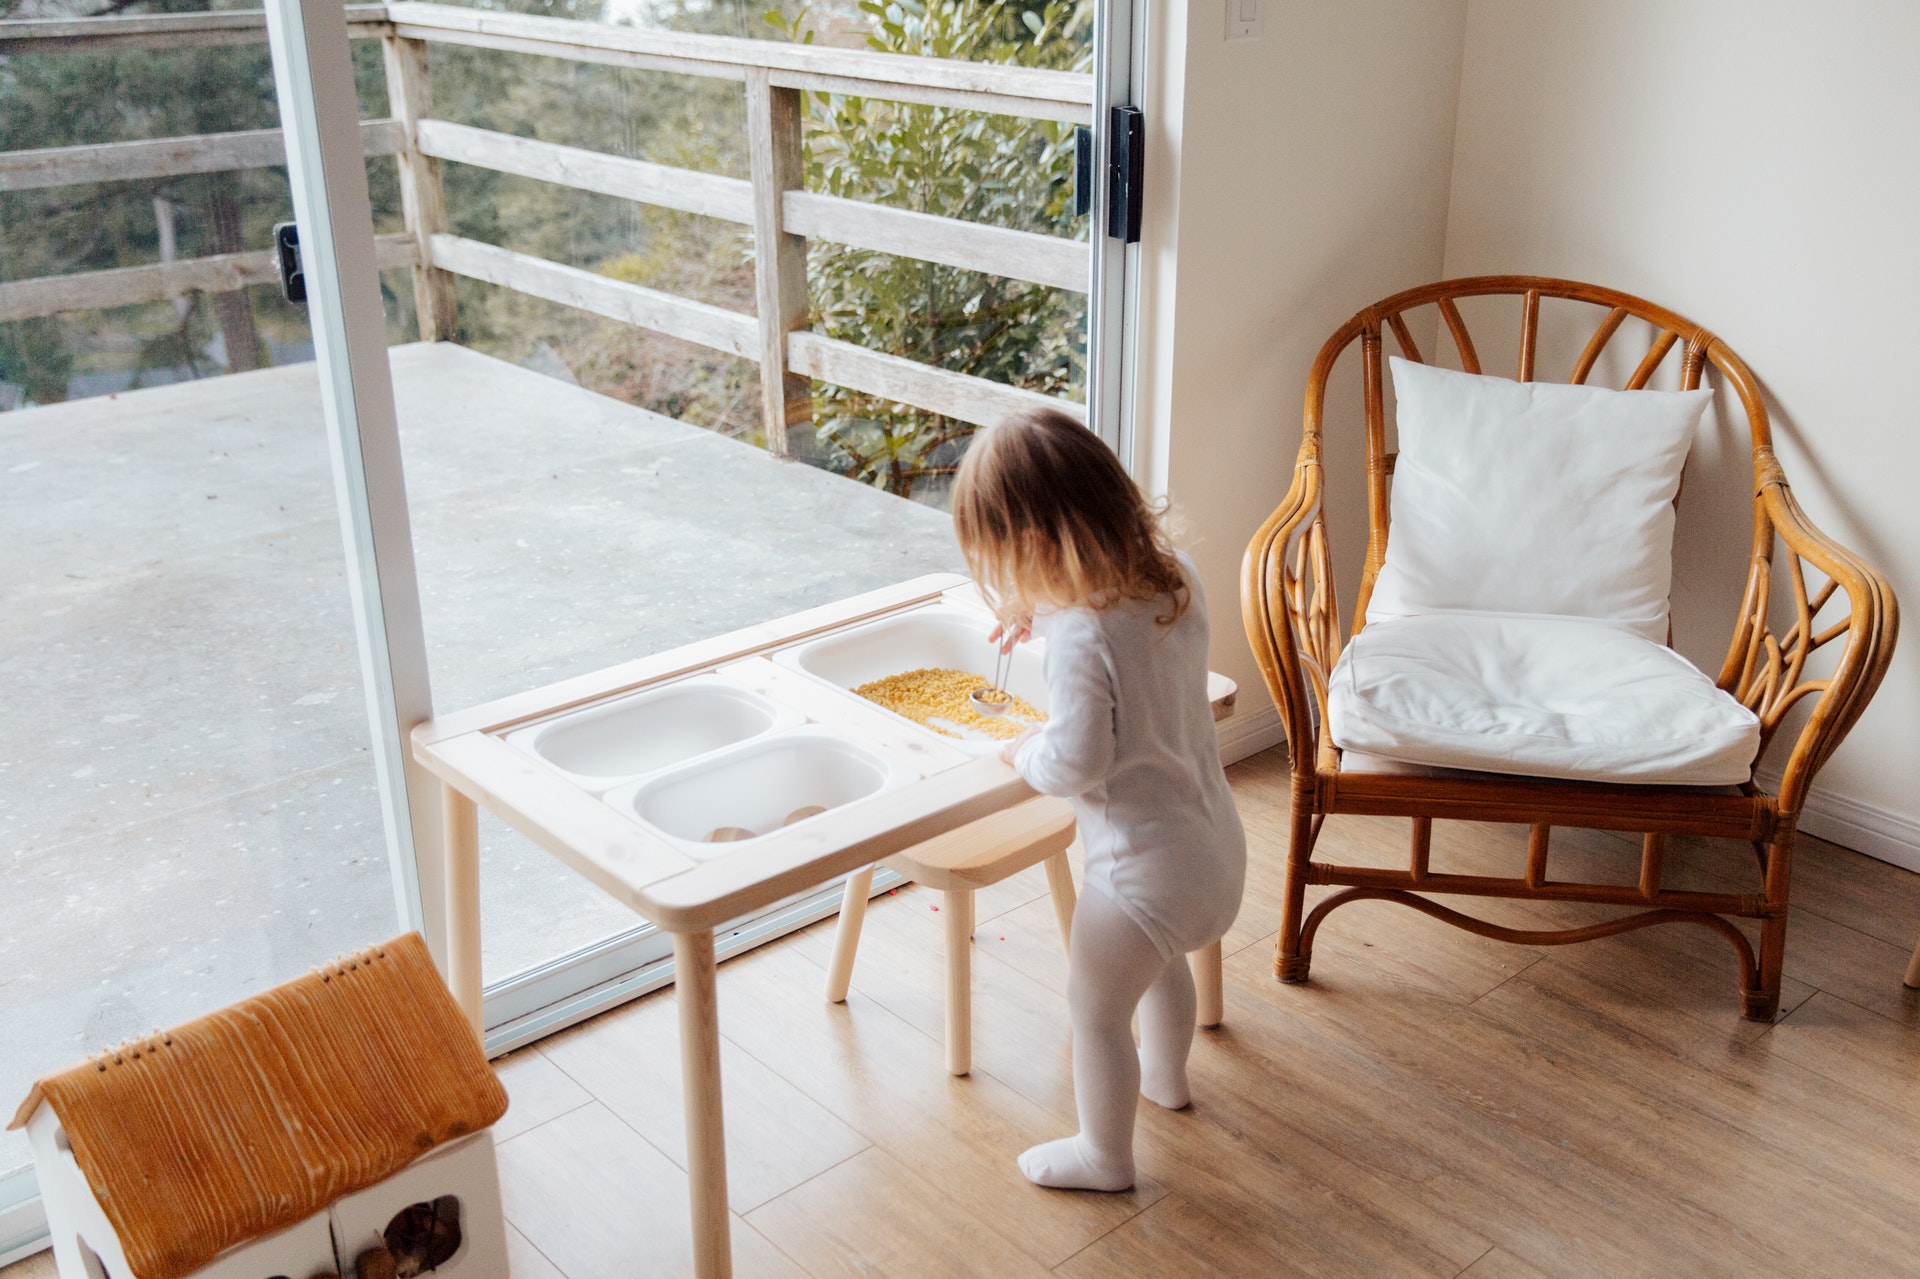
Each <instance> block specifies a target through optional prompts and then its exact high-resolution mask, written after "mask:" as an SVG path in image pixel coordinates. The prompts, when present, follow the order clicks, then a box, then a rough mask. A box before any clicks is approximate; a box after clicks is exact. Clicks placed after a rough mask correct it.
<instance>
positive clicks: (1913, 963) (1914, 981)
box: [1906, 945, 1920, 990]
mask: <svg viewBox="0 0 1920 1279" xmlns="http://www.w3.org/2000/svg"><path fill="white" fill-rule="evenodd" d="M1906 983H1907V985H1909V986H1911V987H1913V988H1914V989H1915V990H1920V945H1916V946H1915V947H1914V948H1913V958H1912V959H1909V960H1908V961H1907V976H1906Z"/></svg>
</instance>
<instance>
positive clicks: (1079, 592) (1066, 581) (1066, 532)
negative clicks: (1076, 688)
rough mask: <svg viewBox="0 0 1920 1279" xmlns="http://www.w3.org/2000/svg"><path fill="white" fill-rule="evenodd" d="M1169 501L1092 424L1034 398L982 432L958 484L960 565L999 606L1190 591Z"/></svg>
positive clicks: (1101, 601)
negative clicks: (1160, 501) (1139, 482)
mask: <svg viewBox="0 0 1920 1279" xmlns="http://www.w3.org/2000/svg"><path fill="white" fill-rule="evenodd" d="M1166 523H1167V521H1166V518H1165V513H1164V511H1162V510H1159V509H1156V508H1155V507H1154V506H1153V505H1152V504H1150V503H1149V502H1148V501H1147V499H1146V497H1145V495H1143V494H1142V493H1141V492H1140V489H1139V487H1138V486H1136V485H1135V484H1134V482H1133V479H1132V477H1130V476H1129V475H1128V474H1127V472H1126V469H1125V468H1124V467H1122V466H1121V465H1120V459H1119V458H1117V457H1115V456H1114V455H1113V452H1112V450H1110V449H1108V448H1107V446H1106V445H1105V444H1103V443H1101V441H1100V439H1099V437H1098V436H1096V435H1094V433H1093V432H1092V431H1089V430H1088V429H1087V428H1086V427H1084V426H1082V425H1081V424H1080V423H1079V422H1077V421H1075V420H1074V419H1073V418H1070V417H1068V416H1067V415H1066V414H1065V413H1062V412H1059V411H1058V410H1056V409H1029V410H1026V411H1024V412H1020V413H1016V414H1014V415H1013V416H1011V417H1009V418H1006V419H1004V420H1003V421H1001V422H1000V423H999V424H998V425H997V426H994V427H991V428H989V429H988V430H986V431H985V432H983V433H981V434H980V435H979V436H977V437H976V438H975V439H974V441H973V444H972V446H971V447H970V448H969V449H968V450H967V456H966V458H965V460H963V461H962V462H961V464H960V474H959V476H958V478H957V479H956V480H955V482H954V486H953V525H954V532H955V533H956V534H958V536H959V539H960V552H961V554H963V555H965V556H966V557H967V567H968V568H970V569H971V570H972V571H973V576H974V580H975V581H977V582H978V583H979V584H980V587H981V589H982V591H983V592H984V593H985V594H986V596H987V599H988V601H989V602H990V603H992V604H993V606H994V607H995V608H996V609H998V610H1001V611H1003V612H1004V611H1008V610H1012V611H1014V612H1020V611H1030V610H1031V609H1032V608H1033V607H1034V606H1035V605H1050V606H1053V607H1055V608H1071V607H1076V606H1081V605H1085V606H1089V607H1092V608H1096V609H1098V608H1106V607H1109V606H1111V605H1114V604H1117V603H1119V602H1120V601H1121V600H1127V599H1136V600H1150V599H1155V598H1157V597H1159V596H1161V595H1166V596H1168V597H1170V598H1171V599H1172V601H1173V610H1172V612H1170V613H1168V614H1167V615H1166V616H1164V617H1161V618H1159V619H1158V620H1159V621H1160V622H1162V623H1172V622H1173V621H1174V620H1175V619H1177V618H1178V617H1179V616H1180V615H1181V614H1182V613H1184V612H1185V611H1186V609H1187V604H1188V602H1189V597H1190V592H1189V591H1188V589H1187V584H1186V580H1185V579H1184V578H1183V577H1182V576H1181V574H1180V565H1179V563H1178V562H1177V561H1176V560H1175V559H1174V557H1173V544H1172V540H1171V538H1170V536H1169V533H1168V530H1167V527H1166Z"/></svg>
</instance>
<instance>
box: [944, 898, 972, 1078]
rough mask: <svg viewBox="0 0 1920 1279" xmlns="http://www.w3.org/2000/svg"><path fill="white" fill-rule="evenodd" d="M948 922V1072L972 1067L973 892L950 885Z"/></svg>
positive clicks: (956, 1071) (947, 908) (957, 1071)
mask: <svg viewBox="0 0 1920 1279" xmlns="http://www.w3.org/2000/svg"><path fill="white" fill-rule="evenodd" d="M942 913H943V914H944V915H945V916H946V921H947V1073H948V1074H950V1075H964V1074H966V1073H968V1072H969V1071H971V1070H972V1069H973V946H972V942H971V941H970V939H969V938H968V933H969V932H971V930H972V927H973V892H972V890H970V889H964V888H949V889H947V896H946V909H945V911H944V912H942Z"/></svg>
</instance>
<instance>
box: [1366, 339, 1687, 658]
mask: <svg viewBox="0 0 1920 1279" xmlns="http://www.w3.org/2000/svg"><path fill="white" fill-rule="evenodd" d="M1392 368H1393V390H1394V395H1395V397H1396V398H1397V400H1398V401H1399V414H1398V422H1399V428H1400V458H1399V461H1398V463H1397V464H1396V465H1395V467H1394V473H1393V502H1392V517H1393V522H1392V525H1391V527H1390V528H1389V530H1388V537H1387V557H1386V562H1385V563H1384V564H1383V565H1382V567H1381V569H1380V576H1379V578H1378V579H1377V580H1376V581H1375V583H1374V588H1373V597H1372V599H1371V600H1369V602H1368V606H1367V620H1368V621H1370V622H1371V621H1374V620H1377V619H1381V618H1389V617H1409V616H1416V615H1420V614H1426V613H1460V612H1471V613H1502V614H1520V615H1533V616H1558V617H1590V618H1599V619H1606V620H1609V621H1614V622H1618V623H1621V624H1624V625H1626V626H1629V627H1631V628H1632V629H1633V630H1634V631H1636V632H1638V633H1639V634H1641V635H1644V636H1646V637H1647V638H1648V639H1651V640H1654V641H1656V642H1664V641H1665V639H1666V635H1667V595H1668V592H1669V590H1670V588H1671V585H1672V577H1673V499H1674V496H1675V494H1677V493H1678V492H1679V487H1680V469H1681V467H1682V466H1684V465H1685V464H1686V460H1687V451H1688V449H1689V448H1690V447H1691V446H1692V444H1693V435H1694V431H1695V429H1696V428H1697V427H1698V425H1699V422H1700V415H1701V414H1702V413H1703V412H1705V411H1706V407H1707V401H1708V400H1709V399H1710V398H1712V395H1711V392H1708V391H1611V390H1605V389H1602V388H1600V387H1590V386H1567V385H1563V384H1560V383H1553V382H1512V381H1509V380H1507V379H1506V378H1497V377H1482V376H1480V375H1478V374H1473V373H1456V372H1453V371H1452V370H1450V369H1436V368H1432V367H1430V366H1428V365H1424V364H1415V363H1412V362H1410V361H1407V360H1402V359H1399V358H1397V357H1395V358H1393V360H1392Z"/></svg>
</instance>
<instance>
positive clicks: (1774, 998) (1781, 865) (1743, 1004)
mask: <svg viewBox="0 0 1920 1279" xmlns="http://www.w3.org/2000/svg"><path fill="white" fill-rule="evenodd" d="M1792 877H1793V836H1792V834H1790V833H1789V834H1787V835H1783V836H1781V837H1780V838H1779V839H1777V840H1775V841H1774V842H1773V845H1772V846H1771V847H1770V848H1769V849H1768V850H1767V885H1766V895H1767V910H1768V914H1767V918H1766V919H1765V920H1763V921H1762V922H1761V925H1760V971H1759V978H1758V985H1757V989H1754V990H1745V991H1742V992H1740V1015H1741V1016H1742V1017H1745V1018H1746V1019H1747V1020H1748V1021H1768V1022H1770V1021H1772V1020H1773V1018H1774V1015H1775V1014H1776V1013H1778V1012H1779V1011H1780V969H1781V967H1782V965H1783V963H1784V962H1785V960H1786V955H1787V888H1788V884H1789V883H1790V881H1791V880H1792Z"/></svg>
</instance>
